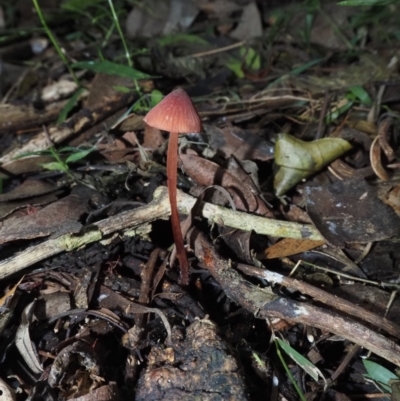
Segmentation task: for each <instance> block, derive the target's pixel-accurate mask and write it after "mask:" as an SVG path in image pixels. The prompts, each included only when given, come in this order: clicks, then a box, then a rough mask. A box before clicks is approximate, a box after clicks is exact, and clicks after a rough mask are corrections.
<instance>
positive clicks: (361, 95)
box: [349, 85, 373, 106]
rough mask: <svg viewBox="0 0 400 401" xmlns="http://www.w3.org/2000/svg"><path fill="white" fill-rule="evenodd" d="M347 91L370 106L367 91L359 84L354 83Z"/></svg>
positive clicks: (370, 101) (371, 102) (370, 100)
mask: <svg viewBox="0 0 400 401" xmlns="http://www.w3.org/2000/svg"><path fill="white" fill-rule="evenodd" d="M349 91H350V92H351V93H352V94H353V95H354V96H355V97H356V98H357V99H358V100H359V101H360V102H361V103H363V104H365V105H367V106H372V104H373V101H372V99H371V97H370V96H369V94H368V92H367V91H366V90H365V89H364V88H363V87H362V86H360V85H355V86H352V87H350V88H349Z"/></svg>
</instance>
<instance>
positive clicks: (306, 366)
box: [275, 338, 325, 381]
mask: <svg viewBox="0 0 400 401" xmlns="http://www.w3.org/2000/svg"><path fill="white" fill-rule="evenodd" d="M275 341H276V342H277V343H278V344H279V346H280V347H281V348H282V349H283V350H284V351H285V352H286V354H287V355H288V356H290V358H292V359H293V361H294V362H296V364H297V365H299V366H300V367H301V368H302V369H303V370H304V371H305V372H307V373H308V374H309V375H310V376H311V377H312V378H313V379H314V380H315V381H317V380H318V376H320V377H321V378H322V379H323V380H324V381H325V378H324V375H323V374H322V372H321V371H320V370H319V369H318V368H317V367H316V366H315V365H314V364H313V363H311V362H310V361H309V360H308V359H307V358H305V357H304V356H303V355H301V354H300V353H298V352H297V351H296V350H295V349H293V348H292V347H291V346H290V345H289V344H288V343H286V342H285V341H282V340H281V339H280V338H275Z"/></svg>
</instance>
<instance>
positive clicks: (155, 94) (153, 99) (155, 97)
mask: <svg viewBox="0 0 400 401" xmlns="http://www.w3.org/2000/svg"><path fill="white" fill-rule="evenodd" d="M163 98H164V95H163V94H162V92H160V91H159V90H157V89H153V90H152V91H151V93H150V101H149V103H150V104H149V107H150V108H151V109H152V108H153V107H154V106H156V105H157V104H158V103H160V102H161V100H163Z"/></svg>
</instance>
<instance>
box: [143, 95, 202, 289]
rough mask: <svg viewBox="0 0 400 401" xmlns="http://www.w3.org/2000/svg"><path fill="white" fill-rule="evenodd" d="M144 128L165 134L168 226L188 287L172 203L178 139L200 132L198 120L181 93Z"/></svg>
mask: <svg viewBox="0 0 400 401" xmlns="http://www.w3.org/2000/svg"><path fill="white" fill-rule="evenodd" d="M143 120H144V121H145V123H146V124H147V125H150V126H151V127H154V128H158V129H160V130H163V131H169V133H170V137H169V143H168V150H167V184H168V185H167V186H168V194H169V202H170V205H171V225H172V233H173V236H174V242H175V246H176V255H177V257H178V261H179V266H180V270H181V279H180V281H181V284H183V285H187V284H188V283H189V262H188V259H187V256H186V252H185V247H184V244H183V235H182V231H181V225H180V221H179V215H178V207H177V202H176V186H177V170H178V135H179V134H187V133H192V132H193V133H195V132H196V133H197V132H201V130H202V126H201V121H200V117H199V115H198V114H197V111H196V109H195V107H194V105H193V103H192V101H191V99H190V97H189V96H188V95H187V93H186V92H185V91H184V90H183V89H176V90H174V91H173V92H171V93H170V94H169V95H167V96H165V98H164V99H163V100H162V101H161V102H160V103H159V104H158V105H157V106H155V107H153V108H152V109H151V110H150V111H149V112H148V113H147V115H146V116H145V117H144V119H143Z"/></svg>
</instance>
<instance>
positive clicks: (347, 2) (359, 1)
mask: <svg viewBox="0 0 400 401" xmlns="http://www.w3.org/2000/svg"><path fill="white" fill-rule="evenodd" d="M398 2H399V1H398V0H344V1H339V3H338V4H339V5H340V6H388V5H390V4H396V3H398Z"/></svg>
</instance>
